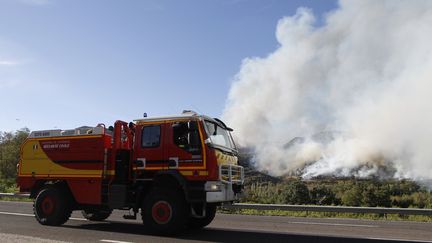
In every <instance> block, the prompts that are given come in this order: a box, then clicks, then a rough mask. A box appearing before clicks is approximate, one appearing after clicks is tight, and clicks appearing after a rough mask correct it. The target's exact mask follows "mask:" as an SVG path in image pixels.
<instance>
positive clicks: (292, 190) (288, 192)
mask: <svg viewBox="0 0 432 243" xmlns="http://www.w3.org/2000/svg"><path fill="white" fill-rule="evenodd" d="M281 194H282V197H283V198H284V199H285V200H284V201H285V203H287V204H310V202H311V201H310V196H309V189H308V188H307V186H306V183H304V182H303V181H301V180H293V181H290V182H288V183H287V184H286V185H285V186H284V187H283V190H282V191H281Z"/></svg>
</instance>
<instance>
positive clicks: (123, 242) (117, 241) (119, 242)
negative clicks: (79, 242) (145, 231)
mask: <svg viewBox="0 0 432 243" xmlns="http://www.w3.org/2000/svg"><path fill="white" fill-rule="evenodd" d="M100 241H102V242H111V243H133V242H130V241H119V240H100Z"/></svg>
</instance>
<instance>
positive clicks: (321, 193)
mask: <svg viewBox="0 0 432 243" xmlns="http://www.w3.org/2000/svg"><path fill="white" fill-rule="evenodd" d="M310 197H311V202H312V203H313V204H317V205H332V204H338V200H337V199H336V194H335V193H334V192H333V191H332V190H331V189H330V188H329V187H327V186H323V185H318V186H317V187H314V188H313V189H312V190H310Z"/></svg>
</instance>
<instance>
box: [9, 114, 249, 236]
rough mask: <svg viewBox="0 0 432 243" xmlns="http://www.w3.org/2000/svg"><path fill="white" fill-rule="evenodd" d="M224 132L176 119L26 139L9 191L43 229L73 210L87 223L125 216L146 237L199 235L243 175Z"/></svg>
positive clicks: (211, 123)
mask: <svg viewBox="0 0 432 243" xmlns="http://www.w3.org/2000/svg"><path fill="white" fill-rule="evenodd" d="M231 131H232V129H231V128H229V127H227V126H226V125H225V124H224V123H223V122H222V121H221V120H219V119H215V118H210V117H208V116H204V115H198V114H196V113H194V112H190V111H187V112H183V114H181V115H178V116H167V117H156V118H143V119H139V120H135V121H134V122H130V123H126V122H124V121H116V122H115V124H114V126H110V127H105V125H104V124H99V125H97V126H96V127H80V128H77V129H71V130H45V131H33V132H31V133H30V135H29V137H28V139H27V140H26V141H25V142H24V143H23V145H22V147H21V158H20V161H19V164H18V179H17V183H18V186H19V188H20V191H21V192H29V193H30V197H31V198H34V213H35V216H36V219H37V221H39V223H41V224H43V225H61V224H63V223H65V222H66V221H67V220H68V219H69V217H70V215H71V212H72V211H73V210H82V213H83V216H84V217H85V218H87V219H88V220H93V221H100V220H104V219H106V218H108V217H109V216H110V214H111V212H112V210H113V209H120V210H126V211H128V212H127V213H126V214H125V216H124V218H126V219H136V216H137V214H138V213H139V212H141V216H142V220H143V223H144V225H145V226H146V227H148V229H149V230H150V231H151V232H154V233H162V234H169V233H175V232H178V231H181V230H183V229H185V228H186V227H187V228H201V227H205V226H206V225H208V224H209V223H210V222H211V221H212V220H213V218H214V216H215V213H216V206H218V205H220V204H221V203H231V202H233V201H236V200H238V199H239V197H240V196H241V194H242V191H243V182H244V170H243V167H241V166H239V165H238V158H237V149H236V146H235V144H234V141H233V139H232V137H231V134H230V132H231Z"/></svg>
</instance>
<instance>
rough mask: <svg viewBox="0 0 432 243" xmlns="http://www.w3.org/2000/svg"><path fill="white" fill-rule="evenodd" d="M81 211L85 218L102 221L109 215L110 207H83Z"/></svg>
mask: <svg viewBox="0 0 432 243" xmlns="http://www.w3.org/2000/svg"><path fill="white" fill-rule="evenodd" d="M81 213H82V215H83V217H84V218H86V219H87V220H90V221H104V220H105V219H107V218H108V217H109V216H110V215H111V213H112V209H84V210H82V211H81Z"/></svg>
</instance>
